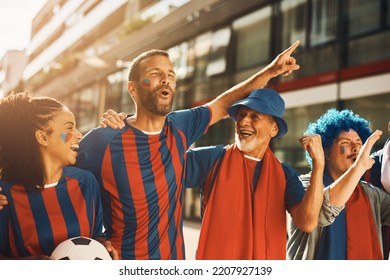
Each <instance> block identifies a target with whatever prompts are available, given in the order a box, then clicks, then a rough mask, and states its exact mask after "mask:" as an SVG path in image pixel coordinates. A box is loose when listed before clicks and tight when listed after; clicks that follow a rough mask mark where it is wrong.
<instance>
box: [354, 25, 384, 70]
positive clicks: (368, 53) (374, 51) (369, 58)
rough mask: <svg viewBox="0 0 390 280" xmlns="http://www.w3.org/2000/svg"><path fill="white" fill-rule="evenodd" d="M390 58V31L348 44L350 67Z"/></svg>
mask: <svg viewBox="0 0 390 280" xmlns="http://www.w3.org/2000/svg"><path fill="white" fill-rule="evenodd" d="M389 58H390V31H387V32H383V33H379V34H374V35H372V36H366V37H362V38H358V39H354V40H351V41H349V42H348V66H356V65H361V64H366V63H370V62H375V61H380V60H383V59H389Z"/></svg>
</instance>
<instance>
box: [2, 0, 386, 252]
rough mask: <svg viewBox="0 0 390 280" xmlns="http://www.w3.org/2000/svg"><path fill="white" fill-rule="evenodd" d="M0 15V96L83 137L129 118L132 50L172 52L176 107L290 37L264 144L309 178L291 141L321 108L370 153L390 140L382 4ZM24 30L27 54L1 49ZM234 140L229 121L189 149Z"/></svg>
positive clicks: (65, 3)
mask: <svg viewBox="0 0 390 280" xmlns="http://www.w3.org/2000/svg"><path fill="white" fill-rule="evenodd" d="M7 3H8V5H10V3H12V4H13V6H12V7H11V6H7ZM0 9H1V11H0V13H1V15H2V16H1V21H0V24H1V25H2V26H1V29H0V32H1V35H0V36H1V37H2V44H1V49H0V55H1V57H0V58H1V60H0V97H2V96H5V95H7V94H9V93H11V92H19V91H26V90H27V91H30V92H32V93H33V94H34V95H38V96H39V95H45V96H52V97H55V98H57V99H59V100H61V101H62V102H63V103H64V104H65V105H67V106H68V107H69V108H70V109H71V111H73V113H74V114H75V117H76V121H77V123H78V127H79V129H80V131H81V132H82V133H85V132H87V131H88V130H89V129H91V128H93V127H95V126H97V124H98V120H99V117H100V116H101V115H102V113H103V112H104V111H106V110H107V109H109V108H112V109H114V110H116V111H123V112H126V113H132V112H133V111H134V105H133V102H132V100H131V98H130V96H129V94H128V92H127V72H128V70H127V67H128V65H129V62H130V61H131V60H132V59H133V58H134V57H135V56H137V55H138V54H140V53H141V52H144V51H146V50H149V49H152V48H159V49H165V50H168V51H169V53H170V55H171V59H172V61H173V63H174V67H175V69H176V73H177V95H176V100H175V103H174V109H180V108H188V107H191V106H196V105H200V104H203V103H205V102H207V101H209V100H210V99H212V98H213V97H214V96H216V95H218V94H220V93H221V92H223V91H224V90H226V89H228V88H229V87H231V86H233V85H234V84H236V83H238V82H241V81H242V80H244V79H245V78H247V77H248V76H250V75H251V74H254V73H255V72H256V71H257V70H259V69H260V68H261V67H263V66H265V65H266V64H268V63H269V62H270V61H271V60H272V59H273V58H274V57H275V56H276V55H277V54H278V53H280V52H281V51H282V50H283V49H285V48H286V47H288V46H289V45H290V44H292V43H293V42H295V41H296V40H297V39H299V40H300V41H301V44H300V46H299V48H298V49H297V50H296V51H295V52H294V54H293V55H294V57H295V58H296V59H297V61H298V64H300V66H301V69H300V70H299V71H296V72H294V74H293V75H291V76H289V77H279V78H276V79H273V80H271V82H270V83H269V85H268V87H272V88H274V89H276V90H277V91H279V92H280V93H281V95H282V97H283V98H284V99H285V101H286V114H285V118H286V121H287V123H288V126H289V132H288V134H287V135H286V136H284V137H283V138H282V139H278V140H275V141H273V142H272V148H273V150H274V151H275V153H276V155H277V156H278V158H279V159H280V160H281V161H284V162H287V163H289V164H290V165H292V166H293V167H294V168H296V169H297V170H298V171H299V172H301V173H305V172H307V171H308V170H309V169H308V165H307V163H306V161H305V155H304V152H303V150H302V148H301V147H300V145H299V142H298V138H299V137H300V136H301V135H302V133H303V132H304V131H305V130H306V127H307V126H308V124H309V123H310V122H312V121H314V120H316V119H317V118H318V117H319V116H320V115H321V114H323V113H324V112H325V111H326V110H327V109H328V108H330V107H334V108H338V109H345V108H347V109H352V110H353V111H354V112H355V113H358V114H359V115H361V116H362V117H364V118H367V119H368V120H369V121H370V122H371V128H372V129H381V130H383V131H384V132H385V136H384V137H382V139H381V140H380V141H379V143H377V146H376V147H375V148H380V147H381V146H382V145H383V143H384V142H385V140H386V138H387V135H386V133H387V124H388V122H389V121H390V117H389V114H388V113H389V111H388V110H389V109H390V0H275V1H264V0H245V1H237V0H192V1H189V0H176V1H173V0H172V1H169V0H165V1H164V0H162V1H156V0H128V1H126V0H109V1H108V0H106V1H104V0H85V1H81V0H39V1H38V0H33V1H31V0H26V1H20V0H11V1H5V0H4V1H1V4H0ZM27 11H30V14H27ZM31 13H32V14H31ZM5 20H8V21H9V22H5ZM22 27H23V28H25V29H26V30H27V31H28V37H27V39H26V40H25V41H24V45H22V46H20V45H19V46H17V47H13V46H12V45H10V44H8V43H11V42H10V41H11V40H12V38H13V37H15V36H16V37H17V36H22V35H23V33H22V32H21V29H20V28H22ZM23 36H25V35H23ZM22 44H23V43H22ZM10 117H12V116H10ZM233 137H234V130H233V123H232V121H230V120H229V119H226V120H223V121H221V122H219V123H218V124H216V125H214V126H213V127H212V128H211V129H210V130H209V132H208V133H207V135H205V136H204V137H203V138H201V139H200V140H199V141H198V142H197V143H196V146H200V145H210V144H227V143H230V142H232V141H233V139H234V138H233ZM184 216H185V219H186V222H187V223H188V224H190V227H189V228H187V229H189V230H190V232H192V228H194V229H195V230H196V228H197V227H198V225H199V190H198V189H191V190H186V192H185V207H184ZM191 222H193V223H191ZM196 233H197V231H195V232H194V234H195V235H196ZM190 254H191V253H190ZM190 257H191V256H190Z"/></svg>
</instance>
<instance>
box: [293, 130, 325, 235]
mask: <svg viewBox="0 0 390 280" xmlns="http://www.w3.org/2000/svg"><path fill="white" fill-rule="evenodd" d="M299 141H300V143H301V145H302V147H303V148H304V149H305V150H307V151H308V153H309V155H310V157H311V159H312V162H313V168H312V174H311V178H310V182H309V185H308V187H307V190H306V192H305V195H304V196H303V198H302V201H301V202H300V203H299V204H298V205H297V206H296V207H294V208H292V209H291V216H292V218H293V221H294V224H295V225H296V226H297V227H298V228H299V229H300V230H302V231H304V232H311V231H313V229H314V228H315V227H316V226H317V224H318V217H319V213H320V210H321V206H322V201H323V198H324V196H323V194H324V185H323V181H322V178H323V174H324V167H325V158H324V151H323V149H322V144H321V136H320V135H318V134H314V135H304V136H303V137H301V138H300V139H299Z"/></svg>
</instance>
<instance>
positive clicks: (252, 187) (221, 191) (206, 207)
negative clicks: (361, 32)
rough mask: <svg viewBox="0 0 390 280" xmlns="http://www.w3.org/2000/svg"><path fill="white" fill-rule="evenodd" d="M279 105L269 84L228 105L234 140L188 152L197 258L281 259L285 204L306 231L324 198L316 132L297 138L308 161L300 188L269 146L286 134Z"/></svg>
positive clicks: (283, 254) (321, 158) (296, 178)
mask: <svg viewBox="0 0 390 280" xmlns="http://www.w3.org/2000/svg"><path fill="white" fill-rule="evenodd" d="M284 110H285V105H284V101H283V99H282V98H281V97H280V95H279V94H278V93H277V92H276V91H274V90H272V89H256V90H254V91H253V92H251V94H250V95H249V96H248V97H247V98H245V99H243V100H241V101H238V102H236V103H234V104H233V105H232V106H231V107H230V108H229V109H228V114H229V116H230V117H231V118H232V119H233V120H234V121H235V130H236V133H235V143H234V144H231V145H228V146H223V145H219V146H210V147H202V148H195V149H192V150H190V151H188V152H187V169H186V171H187V172H186V182H185V186H186V187H192V186H201V188H202V226H201V230H200V237H199V243H198V249H197V254H196V258H197V259H236V260H237V259H249V260H251V259H263V260H282V259H286V235H287V233H286V210H287V211H289V212H290V213H291V215H292V217H293V219H294V221H295V222H296V224H297V225H299V228H300V229H301V230H303V231H305V232H310V231H311V230H312V229H313V228H315V226H316V225H317V223H318V217H319V212H320V209H321V205H322V202H323V185H322V172H323V167H324V155H323V153H322V150H321V139H320V137H319V136H318V135H304V136H303V137H302V138H301V139H300V142H301V144H302V146H303V148H304V149H306V150H307V151H308V152H309V153H310V156H311V157H312V159H313V176H312V178H311V181H310V186H309V187H308V189H307V191H306V193H305V191H304V188H303V185H302V182H301V181H300V180H299V175H298V173H297V172H296V171H295V170H294V169H293V168H292V167H290V166H289V165H288V164H286V163H281V162H280V161H279V160H278V159H277V158H276V157H275V155H274V154H273V152H272V151H271V149H270V147H269V145H270V141H272V140H273V139H276V138H279V137H281V136H283V135H284V134H285V133H286V132H287V123H286V122H285V121H284V119H283V114H284Z"/></svg>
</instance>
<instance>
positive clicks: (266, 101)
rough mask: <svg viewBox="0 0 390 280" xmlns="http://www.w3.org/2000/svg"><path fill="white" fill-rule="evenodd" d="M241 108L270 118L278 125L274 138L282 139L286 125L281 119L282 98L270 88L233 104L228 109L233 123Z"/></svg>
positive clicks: (256, 91) (282, 111)
mask: <svg viewBox="0 0 390 280" xmlns="http://www.w3.org/2000/svg"><path fill="white" fill-rule="evenodd" d="M241 106H246V107H248V108H250V109H252V110H255V111H256V112H259V113H262V114H266V115H270V116H272V117H273V118H274V119H275V121H276V123H277V124H278V128H279V131H278V134H276V136H275V137H274V138H279V137H282V136H283V135H284V134H286V133H287V130H288V128H287V123H286V121H285V120H284V119H283V114H284V110H285V106H284V100H283V98H282V97H281V96H280V95H279V93H277V92H276V91H274V90H273V89H270V88H263V89H256V90H254V91H252V92H251V93H250V94H249V96H248V97H247V98H245V99H242V100H239V101H237V102H235V103H234V104H233V105H231V106H230V107H229V109H228V110H227V111H228V114H229V116H230V118H232V119H233V120H234V121H236V120H237V115H238V111H239V110H240V107H241Z"/></svg>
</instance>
